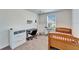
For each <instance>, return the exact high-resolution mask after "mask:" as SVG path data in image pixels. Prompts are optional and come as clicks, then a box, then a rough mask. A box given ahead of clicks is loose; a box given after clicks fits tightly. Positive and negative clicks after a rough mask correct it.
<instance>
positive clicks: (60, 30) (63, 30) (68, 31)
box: [56, 27, 72, 34]
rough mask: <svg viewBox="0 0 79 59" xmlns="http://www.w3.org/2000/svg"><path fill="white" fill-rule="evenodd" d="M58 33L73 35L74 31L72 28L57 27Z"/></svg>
mask: <svg viewBox="0 0 79 59" xmlns="http://www.w3.org/2000/svg"><path fill="white" fill-rule="evenodd" d="M56 32H61V33H67V34H72V30H71V29H70V28H62V27H57V28H56Z"/></svg>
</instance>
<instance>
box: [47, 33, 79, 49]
mask: <svg viewBox="0 0 79 59" xmlns="http://www.w3.org/2000/svg"><path fill="white" fill-rule="evenodd" d="M48 43H49V44H48V46H49V47H48V48H49V49H50V47H55V48H58V49H61V50H79V39H78V38H75V37H73V36H72V35H69V34H64V33H49V34H48Z"/></svg>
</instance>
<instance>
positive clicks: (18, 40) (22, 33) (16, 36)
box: [9, 28, 26, 49]
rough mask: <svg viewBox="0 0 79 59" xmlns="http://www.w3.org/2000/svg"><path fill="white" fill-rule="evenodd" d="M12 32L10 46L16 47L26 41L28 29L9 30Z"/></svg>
mask: <svg viewBox="0 0 79 59" xmlns="http://www.w3.org/2000/svg"><path fill="white" fill-rule="evenodd" d="M9 33H10V48H11V49H15V48H16V47H18V46H20V45H22V44H24V43H25V42H26V30H17V31H15V30H13V29H12V28H11V29H10V30H9Z"/></svg>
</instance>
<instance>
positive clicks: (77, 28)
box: [72, 9, 79, 38]
mask: <svg viewBox="0 0 79 59" xmlns="http://www.w3.org/2000/svg"><path fill="white" fill-rule="evenodd" d="M72 34H73V36H75V37H78V38H79V9H73V10H72Z"/></svg>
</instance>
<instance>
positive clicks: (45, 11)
mask: <svg viewBox="0 0 79 59" xmlns="http://www.w3.org/2000/svg"><path fill="white" fill-rule="evenodd" d="M28 10H29V11H32V12H35V13H37V14H42V13H49V12H56V11H59V10H60V9H28Z"/></svg>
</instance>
